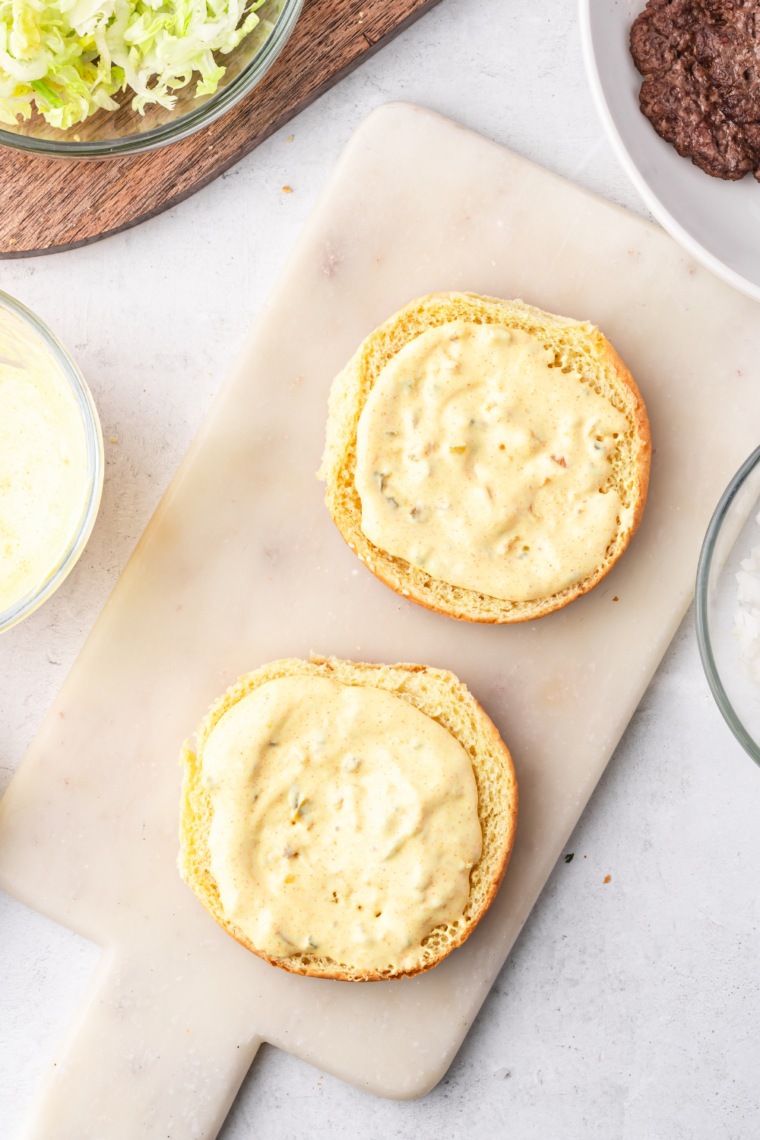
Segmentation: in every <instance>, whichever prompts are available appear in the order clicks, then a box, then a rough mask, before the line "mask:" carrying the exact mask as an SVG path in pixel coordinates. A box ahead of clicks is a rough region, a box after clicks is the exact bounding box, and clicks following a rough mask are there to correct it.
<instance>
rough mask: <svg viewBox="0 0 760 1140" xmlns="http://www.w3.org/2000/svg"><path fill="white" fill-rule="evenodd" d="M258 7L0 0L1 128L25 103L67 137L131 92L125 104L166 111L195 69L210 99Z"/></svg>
mask: <svg viewBox="0 0 760 1140" xmlns="http://www.w3.org/2000/svg"><path fill="white" fill-rule="evenodd" d="M263 3H264V0H253V2H252V3H249V2H248V0H54V2H50V3H46V2H45V0H0V122H2V123H7V124H8V125H15V124H16V123H17V122H18V119H19V118H22V119H28V118H29V117H30V116H31V114H32V104H34V105H35V107H36V109H37V111H38V112H39V113H40V114H41V115H43V116H44V118H45V119H46V120H47V122H48V123H50V124H51V126H54V127H60V128H61V129H62V130H66V129H67V128H68V127H71V126H73V125H74V124H75V123H81V122H84V120H85V119H86V118H87V117H88V115H92V114H93V113H94V112H95V111H97V110H100V109H103V110H106V111H115V110H117V109H118V107H119V104H118V103H117V102H116V100H115V99H114V95H116V94H117V92H119V91H125V90H126V89H127V87H130V88H131V89H132V92H133V98H132V107H133V108H134V109H135V110H136V111H139V112H140V114H144V113H145V108H146V107H147V106H148V105H149V104H151V103H159V104H160V105H161V106H162V107H166V108H168V109H169V110H171V108H172V107H173V106H174V104H175V102H176V99H177V97H176V95H175V94H173V92H174V91H176V90H177V89H178V88H180V87H185V86H186V85H187V84H189V83H190V82H191V81H192V77H193V73H194V72H199V73H200V79H199V80H197V84H196V90H195V94H196V96H198V95H213V93H214V92H215V91H216V89H217V86H218V84H219V80H220V79H221V78H222V76H223V75H224V73H225V68H224V67H219V66H218V64H217V61H216V59H215V58H214V52H222V53H226V52H229V51H231V50H232V49H233V48H234V47H236V46H237V44H239V43H240V41H241V40H242V39H243V38H244V37H245V36H247V35H248V34H249V33H250V32H252V31H253V29H254V28H255V27H256V25H257V24H258V23H259V17H258V16H257V15H256V9H257V8H260V7H261V5H262V4H263Z"/></svg>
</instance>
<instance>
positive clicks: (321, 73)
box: [0, 0, 438, 258]
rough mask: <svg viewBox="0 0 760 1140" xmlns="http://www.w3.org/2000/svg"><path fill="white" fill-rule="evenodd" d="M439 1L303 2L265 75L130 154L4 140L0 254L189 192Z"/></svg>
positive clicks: (76, 240)
mask: <svg viewBox="0 0 760 1140" xmlns="http://www.w3.org/2000/svg"><path fill="white" fill-rule="evenodd" d="M437 2H438V0H361V2H359V0H306V3H305V4H304V8H303V11H302V13H301V16H300V18H299V20H298V23H297V24H296V26H295V29H294V31H293V34H292V35H291V37H290V39H289V41H288V43H287V44H286V45H285V48H284V49H283V51H282V53H281V55H280V56H279V58H278V59H277V61H276V62H275V64H274V66H273V67H272V69H271V71H269V72H268V73H267V74H266V76H265V77H264V79H263V80H262V82H261V83H260V84H259V85H258V86H257V87H255V88H254V90H253V91H251V92H250V94H249V95H247V96H246V97H245V99H243V100H241V102H240V103H238V105H237V106H236V107H234V108H233V109H232V110H231V111H229V112H228V113H227V114H226V115H224V116H222V118H221V119H219V120H217V122H215V123H212V124H211V125H210V126H208V127H205V128H204V129H203V130H200V131H198V132H197V133H196V134H194V135H193V136H192V137H191V138H188V139H184V140H183V141H182V142H178V143H174V144H173V145H170V146H166V147H164V148H162V149H161V150H158V151H151V152H149V153H148V154H143V155H137V156H136V157H134V158H117V159H107V160H104V161H89V162H70V161H66V160H62V159H48V158H39V157H36V156H31V155H26V154H21V153H20V152H19V151H15V150H11V149H9V148H2V147H0V258H17V257H31V256H34V255H35V254H43V253H55V252H58V251H59V250H64V249H72V248H73V247H74V246H78V245H87V244H88V243H90V242H93V241H99V240H100V238H104V237H108V236H109V235H110V234H114V233H118V232H119V231H120V230H124V229H127V228H128V227H129V226H136V225H138V224H139V223H140V222H143V221H145V220H146V219H147V218H152V217H154V216H155V215H156V214H159V213H161V211H162V210H166V209H168V208H169V207H170V206H174V205H176V203H177V202H181V201H182V200H183V199H184V198H189V197H190V195H191V194H194V193H195V192H196V191H197V190H200V189H201V188H202V187H203V186H206V185H208V183H209V182H211V181H213V179H214V178H217V177H218V176H219V175H220V174H221V173H222V172H223V171H225V170H228V169H229V167H231V166H233V165H234V164H235V163H236V162H238V161H239V160H240V159H241V158H242V157H243V156H244V155H246V154H248V153H249V151H251V150H253V149H254V147H257V146H258V145H259V143H261V142H263V141H264V139H266V138H268V137H269V136H270V135H271V134H273V133H274V132H275V131H276V130H278V129H279V128H280V127H281V126H282V125H283V124H284V123H286V122H287V121H288V119H290V118H292V117H293V116H294V115H296V114H297V113H298V112H299V111H301V110H303V108H304V107H307V106H308V105H309V103H313V102H314V100H315V99H317V98H318V97H319V96H320V95H321V94H322V93H323V92H324V91H327V90H328V88H330V87H332V86H333V85H334V84H336V83H337V82H338V81H339V80H340V79H342V78H343V76H344V75H347V74H348V73H349V72H350V71H352V70H353V69H354V68H355V67H357V66H358V65H359V64H360V63H361V62H362V61H363V60H365V59H367V58H368V57H369V56H370V55H372V54H374V52H376V51H378V50H379V49H380V48H381V47H383V45H384V44H386V43H387V42H388V41H389V40H391V39H393V37H394V36H396V35H398V33H399V32H401V31H403V30H404V28H406V27H408V26H409V25H410V24H411V23H413V22H414V21H415V20H416V19H418V18H419V17H420V16H421V15H423V13H425V12H427V11H428V9H430V8H432V7H434V6H435V4H436V3H437Z"/></svg>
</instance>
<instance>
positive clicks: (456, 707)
mask: <svg viewBox="0 0 760 1140" xmlns="http://www.w3.org/2000/svg"><path fill="white" fill-rule="evenodd" d="M305 675H312V676H317V677H327V678H329V679H331V680H334V681H337V682H339V683H340V684H343V685H365V686H370V687H373V688H377V689H384V690H386V691H387V692H389V693H392V694H393V695H395V696H397V697H400V698H401V699H402V700H404V701H408V702H409V703H410V704H411V705H414V706H415V708H417V709H419V710H420V711H421V712H423V713H425V714H426V715H427V716H429V717H431V718H432V719H433V720H435V721H437V722H438V723H439V724H441V725H442V726H443V727H444V728H446V729H447V730H448V731H449V732H450V733H451V734H452V735H453V736H454V737H455V738H456V739H457V740H458V741H459V743H460V744H461V745H462V746H463V747H464V749H465V750H466V752H467V753H468V755H469V757H470V759H471V761H472V767H473V771H474V773H475V782H476V785H477V790H478V817H479V819H480V826H481V830H482V835H483V851H482V855H481V857H480V860H479V862H477V863H476V864H475V866H474V867H473V868H472V871H471V872H470V896H469V899H468V902H467V905H466V907H465V911H464V914H463V915H462V917H461V918H459V919H457V920H456V921H455V922H450V923H447V924H445V925H441V926H437V927H435V928H434V929H433V930H431V932H430V933H429V934H428V935H427V937H426V938H424V939H423V941H422V944H421V945H420V947H419V953H418V960H417V962H416V964H415V965H414V967H413V968H409V969H405V970H403V971H401V970H399V971H397V972H392V971H390V970H386V971H382V972H367V971H366V970H365V971H362V970H359V969H357V968H356V967H354V966H352V965H351V964H350V963H344V962H335V961H332V960H331V959H329V958H323V957H318V956H317V955H313V954H300V953H299V954H294V955H293V956H292V957H289V958H273V957H271V956H269V955H267V954H265V953H263V952H262V951H260V950H259V949H257V947H256V946H254V945H252V943H251V942H250V940H249V939H248V938H247V937H246V935H245V934H244V933H243V932H242V931H241V930H240V929H239V928H238V927H237V926H235V924H234V923H232V922H230V921H229V919H228V918H227V917H226V915H225V913H224V910H223V908H222V905H221V901H220V898H219V890H218V888H217V884H216V882H215V880H214V876H213V875H212V873H211V866H210V864H211V857H210V851H209V844H208V836H209V830H210V827H211V819H212V815H213V806H212V803H211V800H210V797H209V795H208V793H207V792H206V790H205V788H204V786H203V783H202V780H201V777H202V773H203V749H204V745H205V743H206V741H207V740H208V738H209V736H210V734H211V732H212V731H213V729H214V726H215V725H216V724H217V723H218V722H219V720H220V719H221V718H222V717H223V716H224V714H225V713H226V712H227V711H228V710H229V709H231V708H232V707H233V705H235V704H236V703H237V702H238V701H240V700H242V699H243V697H245V696H247V695H248V694H249V693H250V692H252V691H253V690H254V689H256V688H258V687H259V686H261V685H264V684H266V682H267V681H272V680H275V679H276V678H279V677H292V676H305ZM180 762H181V763H182V764H183V766H184V770H185V774H184V780H183V784H182V802H181V810H180V854H179V860H178V863H179V870H180V874H181V875H182V878H183V879H184V880H185V882H186V883H187V884H188V885H189V886H190V887H192V889H193V891H194V892H195V894H196V895H197V896H198V898H199V899H200V901H201V903H202V904H203V906H204V907H205V908H206V910H207V911H208V912H209V914H210V915H211V917H212V918H214V919H215V920H216V921H217V922H218V923H219V925H220V926H221V927H223V929H224V930H226V931H227V933H228V934H231V935H232V937H233V938H234V939H236V940H237V941H238V942H239V943H240V944H241V945H242V946H245V947H246V948H247V949H248V950H251V951H252V952H253V953H254V954H257V955H258V956H259V957H260V958H263V959H264V960H265V961H267V962H269V963H271V965H273V966H280V967H281V968H282V969H284V970H289V971H290V972H291V973H294V974H307V975H309V976H310V977H315V978H334V979H338V980H341V981H351V982H374V981H381V980H384V979H389V978H400V977H411V976H413V975H415V974H421V973H423V971H425V970H430V969H432V967H433V966H435V965H437V964H438V962H440V961H441V960H442V959H443V958H445V957H446V956H447V955H448V954H450V953H451V951H452V950H454V949H455V948H456V947H457V946H461V944H462V943H463V942H464V941H465V939H466V938H468V937H469V935H470V934H471V933H472V931H473V930H474V929H475V927H476V926H477V924H478V922H479V921H480V919H481V918H482V917H483V915H484V914H485V912H486V910H487V909H488V907H489V906H490V904H491V902H492V901H493V899H494V896H495V895H496V892H497V890H498V889H499V884H500V883H501V880H502V878H503V876H504V871H505V870H506V867H507V863H508V862H509V856H510V853H511V851H512V844H513V842H514V837H515V825H516V822H517V781H516V779H515V770H514V766H513V764H512V757H511V756H510V754H509V751H508V750H507V748H506V746H505V745H504V743H503V741H502V740H501V737H500V736H499V733H498V732H497V731H496V728H495V727H494V725H493V724H492V722H491V721H490V720H489V718H488V717H487V716H486V714H485V713H484V712H483V710H482V709H481V707H480V705H479V704H478V703H477V701H476V700H475V699H474V697H473V696H472V695H471V694H470V692H469V691H468V689H467V688H466V687H465V686H464V685H463V684H462V683H461V681H458V680H457V678H456V677H455V676H454V674H453V673H449V672H447V671H446V670H445V669H431V668H429V667H428V666H425V665H366V664H354V663H353V662H350V661H339V660H337V659H336V658H334V657H331V658H325V657H315V656H312V659H311V660H310V661H302V660H300V659H298V658H291V659H287V660H283V661H273V662H271V663H270V664H269V665H264V666H263V667H262V668H261V669H257V670H256V672H255V673H248V674H246V675H245V676H243V677H241V678H240V680H239V681H238V682H237V684H236V685H234V686H233V687H232V688H230V689H228V691H227V692H226V693H225V694H224V696H222V697H220V698H219V699H218V700H217V701H216V702H215V703H214V704H213V705H212V706H211V709H210V710H209V712H208V714H207V716H206V717H205V718H204V720H203V721H202V722H201V724H200V725H199V726H198V730H197V734H196V751H195V752H192V751H191V749H190V745H189V743H187V742H186V743H185V745H184V747H183V749H182V755H181V758H180Z"/></svg>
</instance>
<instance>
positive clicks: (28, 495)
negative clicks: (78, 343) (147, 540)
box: [0, 292, 103, 633]
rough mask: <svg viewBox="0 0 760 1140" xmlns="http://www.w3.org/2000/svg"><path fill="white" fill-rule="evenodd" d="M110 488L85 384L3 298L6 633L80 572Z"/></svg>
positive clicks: (0, 422)
mask: <svg viewBox="0 0 760 1140" xmlns="http://www.w3.org/2000/svg"><path fill="white" fill-rule="evenodd" d="M102 490H103V437H102V435H101V431H100V422H99V420H98V413H97V411H96V409H95V404H94V403H93V400H92V396H91V395H90V391H89V389H88V387H87V384H86V383H85V381H84V378H83V376H82V374H81V372H80V371H79V369H78V368H77V366H76V364H75V363H74V361H73V360H72V358H71V357H70V356H69V354H68V352H67V351H66V349H65V348H64V347H63V345H62V344H61V343H60V342H59V341H58V339H57V338H56V337H55V336H54V335H53V333H52V332H51V331H50V329H49V328H47V326H46V325H45V324H43V322H42V321H41V320H40V319H39V317H36V316H35V315H34V313H32V312H31V311H30V310H29V309H27V308H26V307H25V306H24V305H22V304H20V303H19V302H18V301H16V300H14V299H13V297H9V296H8V295H7V294H6V293H2V292H0V633H2V632H3V631H4V630H6V629H10V628H11V626H13V625H16V623H17V622H20V621H21V620H22V619H23V618H25V617H28V615H29V614H30V613H32V611H33V610H36V609H37V607H38V606H40V605H42V603H43V602H44V601H45V600H46V599H47V598H49V597H50V595H51V594H52V593H53V592H54V590H56V589H57V588H58V587H59V586H60V584H61V582H62V581H63V579H64V578H65V577H66V575H67V574H68V573H69V572H70V571H71V569H72V568H73V566H74V565H75V563H76V561H77V559H78V558H79V556H80V554H81V553H82V551H83V550H84V547H85V544H86V542H87V539H88V538H89V537H90V533H91V531H92V528H93V525H94V523H95V517H96V515H97V513H98V507H99V506H100V496H101V493H102Z"/></svg>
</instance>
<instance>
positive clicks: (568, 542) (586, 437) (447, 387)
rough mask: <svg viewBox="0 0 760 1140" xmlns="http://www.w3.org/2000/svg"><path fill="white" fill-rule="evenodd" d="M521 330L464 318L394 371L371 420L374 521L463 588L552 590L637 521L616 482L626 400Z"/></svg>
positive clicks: (364, 509)
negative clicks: (615, 400) (619, 405)
mask: <svg viewBox="0 0 760 1140" xmlns="http://www.w3.org/2000/svg"><path fill="white" fill-rule="evenodd" d="M554 359H555V358H554V353H553V351H550V350H548V349H547V348H545V347H544V346H543V344H542V343H541V342H540V341H539V340H537V339H536V338H535V337H533V336H531V335H529V334H528V333H526V332H524V331H523V330H521V329H518V328H505V327H503V326H500V325H494V324H477V323H473V322H468V321H465V320H453V321H449V322H447V323H445V324H441V325H438V326H436V327H433V328H428V329H426V330H425V331H424V332H422V333H421V334H420V335H419V336H417V337H415V338H414V339H413V340H411V341H410V342H409V343H407V344H406V345H404V347H403V348H402V349H401V350H400V351H399V352H398V353H396V355H394V356H393V357H392V358H391V360H390V361H389V362H388V363H387V364H386V365H385V367H384V368H383V369H382V371H381V373H380V375H379V377H378V379H377V381H376V383H375V384H374V386H373V388H372V390H371V391H370V393H369V395H368V397H367V401H366V404H365V405H364V407H363V409H362V412H361V416H360V419H359V426H358V433H357V450H356V474H355V482H356V490H357V492H358V494H359V497H360V499H361V529H362V531H363V532H364V534H365V535H366V537H367V538H368V539H369V540H370V541H371V542H372V543H373V544H374V545H375V546H376V547H379V548H380V549H381V550H384V551H386V552H387V553H389V554H391V555H394V556H395V557H397V558H402V559H404V560H405V561H406V562H408V563H410V564H411V565H413V566H416V567H419V568H420V569H423V570H424V571H425V572H426V573H428V574H429V575H430V576H431V577H433V578H436V579H439V580H441V581H444V582H448V583H451V584H452V585H454V586H460V587H464V588H465V589H468V590H472V591H477V592H480V593H483V594H487V595H490V596H491V597H494V598H501V599H505V600H510V601H516V602H522V601H531V600H533V599H539V598H546V597H549V596H550V595H552V594H555V593H557V592H559V591H561V590H564V589H565V588H567V587H568V586H572V585H574V584H576V583H578V582H581V581H582V580H583V579H585V578H586V577H587V576H588V575H590V574H591V573H592V572H593V571H594V569H595V568H596V567H597V566H599V564H600V563H603V562H604V560H605V557H606V554H607V550H608V548H609V546H610V544H611V543H612V542H613V541H614V540H615V537H616V535H617V534H618V532H619V530H620V529H621V526H622V527H627V526H629V525H630V523H631V519H632V508H631V507H625V506H624V505H623V503H622V502H621V498H620V495H619V493H618V491H617V490H616V488H615V487H614V486H612V485H609V484H610V478H611V475H612V465H611V463H610V456H611V455H612V453H613V452H614V451H615V449H616V447H617V446H618V443H617V441H618V440H619V439H620V438H621V437H622V436H623V435H624V434H625V433H626V432H627V431H629V423H628V421H627V419H626V417H625V416H624V415H623V413H622V412H620V411H618V410H617V409H616V408H615V407H614V406H613V405H612V403H611V402H610V401H609V400H608V399H606V398H604V397H603V396H601V395H599V394H598V393H597V392H596V391H595V390H594V388H593V387H592V385H591V384H590V383H589V382H588V381H587V380H586V379H584V377H583V376H582V375H581V374H580V373H579V372H577V371H575V370H573V369H570V370H567V371H565V370H563V369H562V368H558V367H555V366H554Z"/></svg>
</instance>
